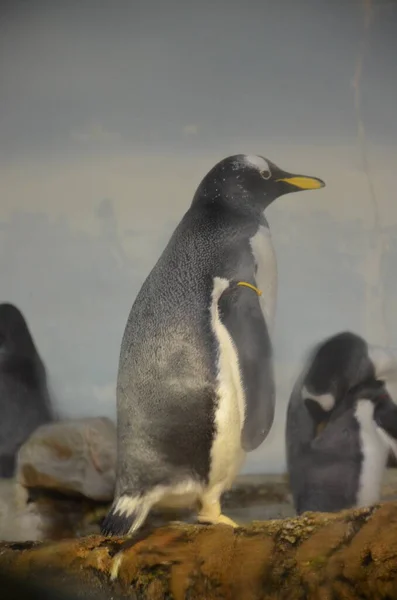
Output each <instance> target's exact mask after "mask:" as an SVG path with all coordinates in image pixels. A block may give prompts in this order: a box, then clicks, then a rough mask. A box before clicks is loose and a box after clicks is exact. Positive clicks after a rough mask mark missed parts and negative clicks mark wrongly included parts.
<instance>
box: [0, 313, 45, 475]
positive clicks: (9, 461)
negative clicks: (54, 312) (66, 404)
mask: <svg viewBox="0 0 397 600" xmlns="http://www.w3.org/2000/svg"><path fill="white" fill-rule="evenodd" d="M52 418H53V417H52V410H51V403H50V396H49V392H48V389H47V378H46V371H45V367H44V364H43V362H42V361H41V358H40V356H39V354H38V352H37V350H36V346H35V344H34V342H33V339H32V336H31V334H30V332H29V329H28V326H27V324H26V322H25V319H24V317H23V315H22V314H21V312H20V311H19V310H18V308H16V307H15V306H14V305H12V304H8V303H3V304H0V477H12V476H13V474H14V470H15V461H16V454H17V452H18V450H19V448H20V447H21V445H22V444H23V443H24V442H25V441H26V440H27V438H28V437H29V436H30V434H31V433H33V431H34V430H35V429H37V427H39V426H40V425H42V424H43V423H48V422H50V421H51V420H52Z"/></svg>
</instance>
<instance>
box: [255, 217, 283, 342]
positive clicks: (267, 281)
mask: <svg viewBox="0 0 397 600" xmlns="http://www.w3.org/2000/svg"><path fill="white" fill-rule="evenodd" d="M250 244H251V250H252V254H253V256H254V261H255V266H256V275H255V280H256V285H257V287H258V288H259V289H260V290H261V292H262V295H261V296H260V297H259V302H260V305H261V309H262V312H263V316H264V318H265V322H266V324H267V326H268V329H269V333H270V334H271V333H272V330H273V325H274V318H275V311H276V301H277V278H278V276H277V260H276V253H275V251H274V247H273V243H272V238H271V234H270V230H269V228H268V227H265V226H264V225H261V226H260V227H259V229H258V231H257V232H256V234H255V235H254V236H253V237H252V238H251V240H250Z"/></svg>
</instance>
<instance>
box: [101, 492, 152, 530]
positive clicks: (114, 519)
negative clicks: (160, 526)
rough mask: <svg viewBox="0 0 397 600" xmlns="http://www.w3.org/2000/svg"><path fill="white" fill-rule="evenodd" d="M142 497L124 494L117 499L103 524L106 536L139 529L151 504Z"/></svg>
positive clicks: (102, 527)
mask: <svg viewBox="0 0 397 600" xmlns="http://www.w3.org/2000/svg"><path fill="white" fill-rule="evenodd" d="M142 500H143V499H142V498H139V497H132V496H128V495H126V494H123V495H122V496H120V497H119V498H117V500H115V501H114V502H113V504H112V506H111V507H110V510H109V512H108V514H107V515H106V517H105V518H104V520H103V521H102V525H101V534H102V535H105V536H123V535H128V534H131V533H133V532H134V531H136V530H137V529H139V527H141V525H142V524H143V522H144V521H145V519H146V517H147V515H148V512H149V510H150V505H149V506H148V504H147V503H144V502H143V501H142Z"/></svg>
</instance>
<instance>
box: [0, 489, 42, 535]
mask: <svg viewBox="0 0 397 600" xmlns="http://www.w3.org/2000/svg"><path fill="white" fill-rule="evenodd" d="M27 496H28V494H27V491H26V489H25V488H23V487H22V486H20V485H18V484H17V483H16V482H15V481H14V480H13V479H0V539H1V540H5V541H14V542H25V541H26V540H32V541H40V540H42V539H44V530H45V528H46V522H45V521H46V519H45V517H43V515H41V514H40V511H38V510H37V508H36V507H35V506H34V505H31V504H28V503H27Z"/></svg>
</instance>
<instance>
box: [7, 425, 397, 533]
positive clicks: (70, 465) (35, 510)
mask: <svg viewBox="0 0 397 600" xmlns="http://www.w3.org/2000/svg"><path fill="white" fill-rule="evenodd" d="M115 468H116V431H115V427H114V424H113V423H112V422H111V421H110V420H109V419H105V418H96V419H79V420H70V421H64V422H58V423H55V424H50V425H45V426H42V427H40V428H39V429H38V430H36V432H35V433H34V434H33V435H32V436H31V438H30V439H29V440H28V441H27V442H26V444H24V446H23V447H22V448H21V450H20V453H19V456H18V467H17V472H16V476H15V478H14V479H13V480H0V540H5V541H25V540H33V541H41V540H60V539H64V538H70V537H82V536H85V535H90V534H98V533H99V530H100V523H101V521H102V519H103V517H104V516H105V514H106V512H107V511H108V509H109V506H110V503H111V501H112V497H113V490H114V484H115V476H116V475H115ZM390 500H397V469H396V468H389V469H388V470H387V471H386V474H385V478H384V482H383V489H382V501H390ZM223 510H224V512H225V514H227V515H228V516H229V517H231V518H232V519H233V520H235V521H236V522H237V523H240V524H241V525H243V524H247V523H250V522H251V521H268V520H273V519H282V518H288V517H292V516H294V509H293V507H292V503H291V497H290V492H289V487H288V477H287V476H286V475H266V474H263V475H261V474H255V475H241V476H240V477H238V478H237V480H236V482H235V484H234V486H233V488H232V489H231V490H230V491H229V492H227V493H226V494H225V496H224V498H223ZM167 518H168V519H170V518H171V519H172V520H173V519H177V520H184V521H186V522H192V520H193V517H192V515H171V516H170V515H168V516H167ZM154 519H155V520H156V519H157V520H158V519H160V523H159V524H162V521H164V519H163V518H162V517H161V516H160V517H159V516H157V517H156V516H155V517H154Z"/></svg>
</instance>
